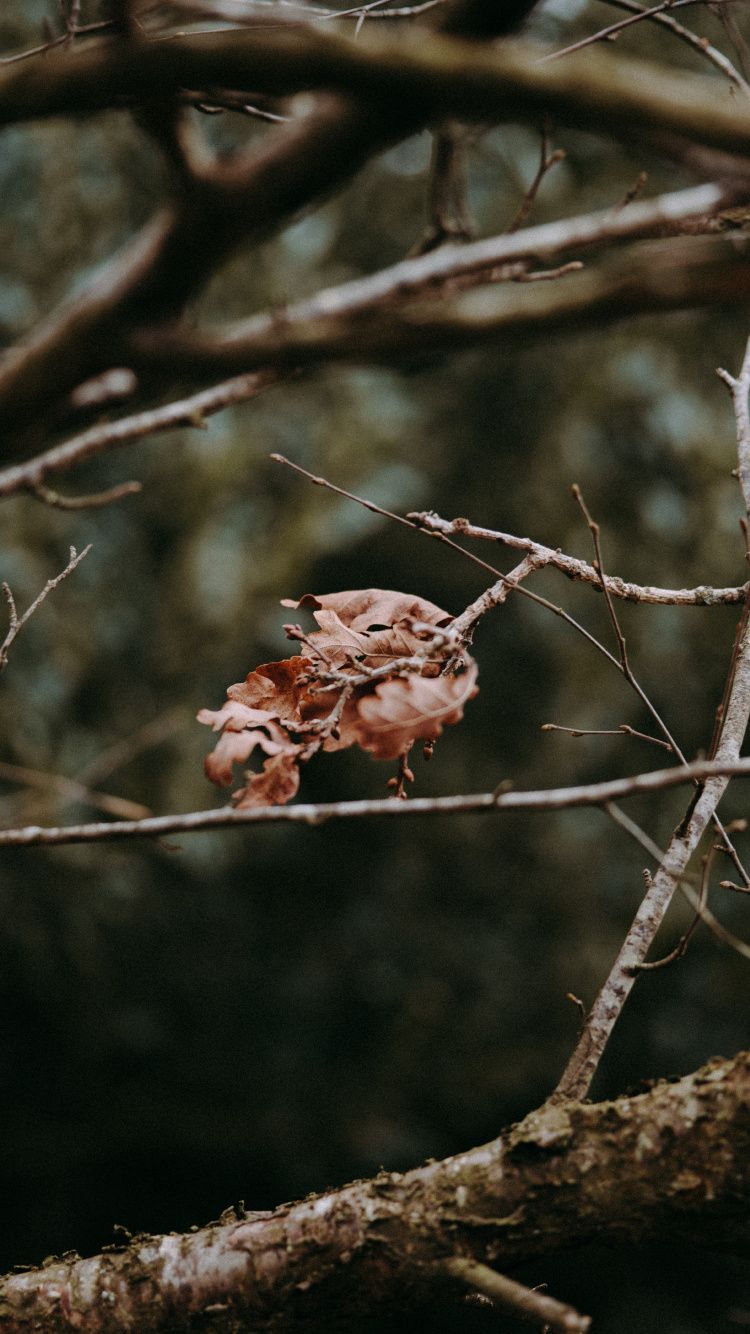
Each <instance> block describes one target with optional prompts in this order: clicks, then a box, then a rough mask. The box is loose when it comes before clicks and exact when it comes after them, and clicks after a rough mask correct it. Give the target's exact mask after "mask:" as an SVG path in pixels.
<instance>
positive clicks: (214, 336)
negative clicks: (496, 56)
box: [128, 108, 750, 376]
mask: <svg viewBox="0 0 750 1334" xmlns="http://www.w3.org/2000/svg"><path fill="white" fill-rule="evenodd" d="M749 112H750V108H749ZM631 207H633V208H637V207H638V205H637V204H634V205H632V206H631ZM627 212H628V210H627V209H626V210H624V214H625V216H627ZM621 216H622V214H620V213H615V214H614V217H615V218H616V219H617V218H619V217H621ZM524 235H525V233H523V232H521V233H519V234H518V236H519V239H521V238H523V237H524ZM438 253H439V252H438ZM426 258H427V259H430V258H431V256H427V257H426ZM410 262H411V263H414V264H419V263H422V262H423V261H422V260H412V261H410ZM511 276H517V275H511ZM749 298H750V237H748V236H746V235H744V234H737V233H736V234H734V235H733V236H731V237H723V236H714V237H698V236H682V237H677V238H675V239H674V240H671V241H669V242H653V243H651V244H645V243H641V244H639V245H635V246H632V247H631V248H630V249H628V250H625V251H624V252H620V253H618V254H615V255H612V256H611V257H609V258H608V259H607V261H606V262H605V263H603V264H601V265H600V266H597V267H596V268H594V267H593V266H592V267H591V268H587V269H586V270H585V271H584V272H583V273H577V274H575V276H572V277H569V278H564V277H563V278H562V279H561V280H560V281H558V282H552V283H532V284H531V285H520V284H517V283H507V282H505V283H501V284H500V285H499V286H494V285H493V286H490V285H485V286H484V287H482V288H481V290H479V291H469V292H466V293H464V294H462V295H457V296H448V297H446V296H444V295H443V296H442V297H441V299H439V300H437V299H436V300H433V301H420V302H419V303H415V304H414V305H413V306H411V305H391V306H389V307H387V308H381V307H376V308H373V309H372V310H371V311H368V312H367V317H366V318H365V317H364V316H363V314H360V313H357V314H356V316H355V315H354V313H352V315H351V317H350V318H348V319H347V318H344V317H342V316H341V315H339V314H338V313H336V314H335V315H330V316H327V315H323V314H322V313H319V314H318V315H317V317H316V318H314V319H313V318H312V317H310V318H308V317H307V312H304V318H299V319H297V318H295V319H294V320H289V319H287V320H286V321H284V320H281V319H280V318H278V317H277V318H276V319H273V318H272V317H271V316H267V315H264V316H258V317H255V318H254V319H252V320H247V321H243V322H242V323H241V324H239V325H235V326H229V327H228V328H224V329H221V330H219V331H217V332H213V331H206V332H202V331H198V330H196V331H195V332H193V331H191V330H190V329H188V328H187V327H184V326H179V327H170V328H167V329H164V330H163V331H160V332H159V333H158V334H157V333H156V332H155V331H154V332H146V331H144V332H143V333H134V335H133V338H132V341H131V343H130V344H129V347H128V357H129V359H130V360H131V361H132V362H133V364H134V365H136V367H141V366H142V367H143V368H144V370H148V371H149V372H150V373H153V374H157V375H166V374H167V373H169V374H175V373H177V371H178V370H179V371H180V372H181V373H183V374H186V373H187V374H190V375H195V376H207V375H214V376H215V375H220V374H221V375H225V374H229V373H230V372H232V371H238V370H240V369H243V370H244V369H247V367H248V366H256V367H261V366H264V367H268V366H278V367H282V368H289V367H292V366H295V367H299V366H302V365H314V364H316V363H321V362H324V361H344V362H354V363H360V362H362V361H365V360H367V361H389V362H390V361H392V360H393V359H394V358H395V357H409V356H416V355H419V356H424V355H425V353H426V352H428V351H437V350H439V349H442V348H451V349H455V348H460V347H467V346H475V345H476V344H478V343H482V342H486V341H492V342H498V343H499V342H510V341H512V343H513V345H514V346H517V345H518V342H519V340H520V339H525V338H532V337H534V336H537V335H539V334H540V333H541V332H542V331H543V332H544V334H545V336H546V335H550V334H554V333H560V332H565V331H573V330H575V329H578V328H590V327H592V326H594V325H597V324H608V323H611V322H612V321H614V320H620V319H625V318H627V317H629V316H632V315H636V314H644V313H654V312H657V311H672V310H687V309H690V308H691V307H695V306H711V305H723V304H726V302H727V301H729V300H732V299H734V300H738V301H742V300H746V299H749ZM286 313H287V315H288V314H289V312H286Z"/></svg>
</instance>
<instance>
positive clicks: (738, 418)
mask: <svg viewBox="0 0 750 1334" xmlns="http://www.w3.org/2000/svg"><path fill="white" fill-rule="evenodd" d="M716 374H717V375H718V376H719V377H720V378H721V379H722V380H723V381H724V383H725V384H726V385H728V386H729V389H730V392H731V395H732V403H733V405H734V420H735V425H736V428H737V454H738V457H739V466H738V468H737V471H736V472H735V474H734V476H735V477H736V478H737V480H738V482H739V484H740V490H741V491H742V499H743V501H744V503H745V513H746V514H747V515H750V408H749V407H748V394H749V393H750V339H748V342H747V346H746V348H745V356H744V359H743V362H742V369H741V371H740V373H739V376H738V377H737V379H735V377H734V376H733V375H730V374H729V371H725V370H722V369H721V368H720V369H719V370H718V371H717V372H716Z"/></svg>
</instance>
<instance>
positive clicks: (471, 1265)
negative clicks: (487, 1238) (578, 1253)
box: [444, 1258, 591, 1334]
mask: <svg viewBox="0 0 750 1334" xmlns="http://www.w3.org/2000/svg"><path fill="white" fill-rule="evenodd" d="M444 1268H445V1271H446V1273H447V1274H450V1276H451V1278H457V1279H460V1280H461V1282H462V1283H465V1284H466V1285H467V1287H469V1288H472V1289H473V1290H474V1291H475V1292H483V1293H484V1295H485V1297H489V1298H490V1300H491V1301H492V1303H493V1305H497V1306H499V1307H500V1308H501V1309H504V1310H506V1311H508V1313H509V1314H511V1315H515V1316H520V1318H521V1319H522V1320H528V1321H529V1322H530V1324H532V1325H541V1326H542V1327H543V1329H545V1330H552V1329H554V1330H557V1331H558V1334H586V1331H587V1329H588V1328H589V1325H590V1324H591V1317H590V1316H587V1315H583V1316H582V1315H579V1314H578V1312H577V1311H576V1310H575V1309H574V1307H572V1306H567V1305H566V1304H565V1303H564V1302H558V1301H556V1300H555V1298H554V1297H548V1296H547V1294H546V1293H545V1292H539V1291H538V1290H537V1289H536V1288H526V1287H524V1285H523V1284H522V1283H516V1282H515V1280H514V1279H512V1278H506V1277H505V1274H498V1273H497V1272H496V1270H494V1269H490V1268H489V1266H488V1265H483V1264H478V1263H477V1261H476V1260H466V1259H463V1258H461V1259H455V1260H445V1261H444Z"/></svg>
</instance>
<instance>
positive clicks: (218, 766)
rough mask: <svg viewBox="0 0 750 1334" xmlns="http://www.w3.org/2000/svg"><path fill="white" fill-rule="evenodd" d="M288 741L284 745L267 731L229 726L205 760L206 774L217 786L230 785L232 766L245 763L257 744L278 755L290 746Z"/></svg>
mask: <svg viewBox="0 0 750 1334" xmlns="http://www.w3.org/2000/svg"><path fill="white" fill-rule="evenodd" d="M199 721H200V719H199ZM288 742H289V738H288V737H287V745H283V744H280V743H279V742H278V741H272V740H271V739H270V737H268V736H266V734H265V732H259V731H253V732H233V731H231V730H230V729H229V728H227V729H226V731H224V732H223V733H222V735H221V736H220V737H219V740H218V741H217V743H216V745H215V746H214V749H213V750H212V751H211V754H210V755H207V756H206V759H205V762H204V768H205V770H206V776H207V777H208V778H210V779H211V782H212V783H215V784H216V786H217V787H229V784H230V783H231V782H232V780H233V779H234V773H233V770H232V766H233V765H235V764H244V762H245V760H246V759H248V758H249V756H250V755H251V754H252V752H253V751H254V750H255V747H256V746H260V748H261V750H264V751H265V753H266V755H278V754H280V753H281V752H282V751H285V750H287V749H288V748H289V747H288Z"/></svg>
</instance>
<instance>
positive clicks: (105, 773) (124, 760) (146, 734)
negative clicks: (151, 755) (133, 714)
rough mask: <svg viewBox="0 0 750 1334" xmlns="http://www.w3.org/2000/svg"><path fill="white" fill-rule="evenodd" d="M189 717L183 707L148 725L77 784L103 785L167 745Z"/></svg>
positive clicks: (93, 764) (94, 763) (122, 742)
mask: <svg viewBox="0 0 750 1334" xmlns="http://www.w3.org/2000/svg"><path fill="white" fill-rule="evenodd" d="M188 717H189V715H188V713H187V711H186V710H185V709H184V708H183V707H182V705H179V706H178V707H177V708H174V709H169V710H168V711H167V712H166V713H163V714H161V716H160V717H158V718H153V719H152V720H151V722H148V723H144V725H143V727H139V728H138V729H137V731H135V732H133V733H131V735H130V736H127V737H124V738H123V739H122V740H120V741H115V742H113V744H112V745H111V746H107V748H106V750H103V751H102V752H101V753H100V754H99V755H97V756H96V757H95V759H93V760H92V761H91V763H90V764H87V765H86V766H85V768H84V769H82V770H81V771H80V772H79V773H78V774H76V782H78V783H83V784H84V786H86V787H90V786H91V784H92V783H100V782H101V781H102V779H103V778H109V776H110V774H113V773H115V772H116V770H118V769H122V768H124V767H125V765H126V764H130V761H131V760H134V759H135V758H136V756H137V755H140V754H141V752H142V751H144V750H150V748H151V747H152V746H158V745H159V743H160V742H162V741H166V740H167V738H168V737H170V736H172V734H173V733H174V732H177V731H178V730H179V729H180V728H181V727H183V726H184V724H185V723H186V722H187V719H188Z"/></svg>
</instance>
